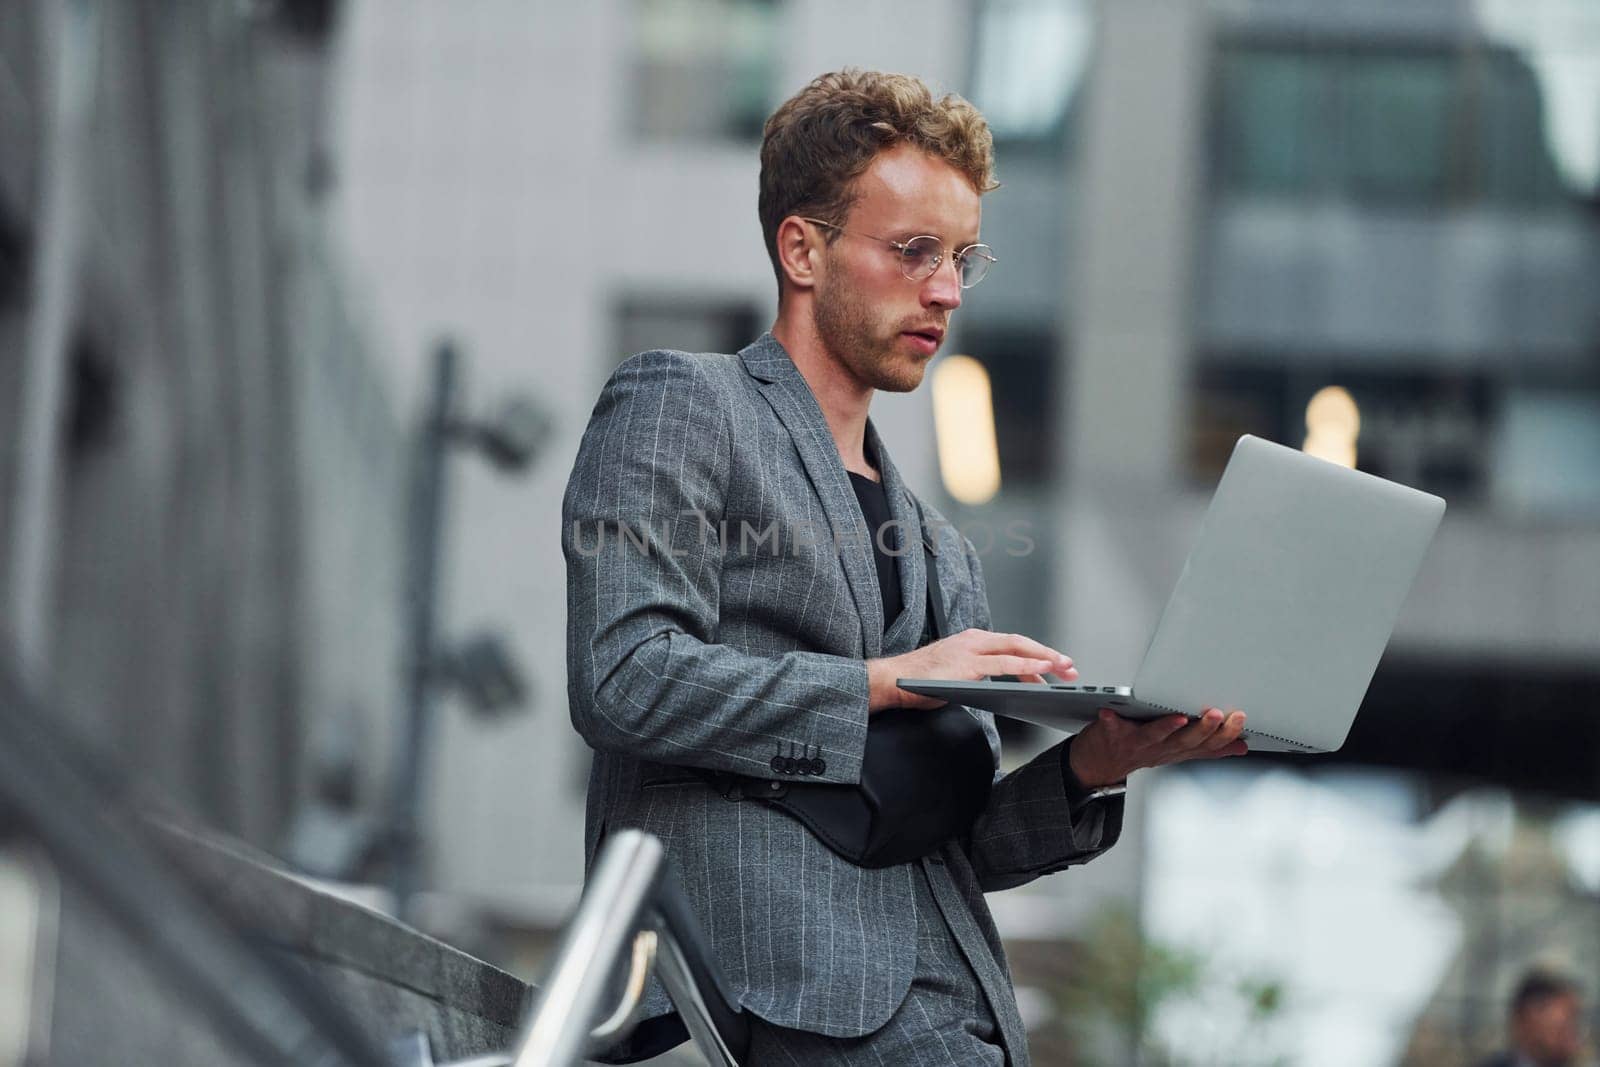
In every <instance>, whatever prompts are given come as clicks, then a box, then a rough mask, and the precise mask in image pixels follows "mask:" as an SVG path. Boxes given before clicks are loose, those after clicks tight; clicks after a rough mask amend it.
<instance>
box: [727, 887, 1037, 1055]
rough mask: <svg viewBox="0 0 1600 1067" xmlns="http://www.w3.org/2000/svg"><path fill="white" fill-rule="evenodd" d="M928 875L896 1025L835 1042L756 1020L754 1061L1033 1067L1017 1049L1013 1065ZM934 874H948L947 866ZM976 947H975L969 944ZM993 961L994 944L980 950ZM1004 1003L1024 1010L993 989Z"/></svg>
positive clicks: (921, 893) (892, 1018)
mask: <svg viewBox="0 0 1600 1067" xmlns="http://www.w3.org/2000/svg"><path fill="white" fill-rule="evenodd" d="M928 877H929V876H928V875H927V873H925V872H924V870H923V868H922V866H921V864H918V865H917V877H916V879H915V880H914V884H915V886H916V893H917V965H916V970H915V972H914V973H913V975H912V978H911V990H910V992H908V993H907V994H906V999H905V1001H904V1002H903V1003H902V1004H901V1005H900V1007H899V1008H897V1009H896V1010H895V1013H894V1014H893V1015H892V1016H890V1017H889V1021H888V1022H886V1023H884V1024H883V1026H881V1027H879V1028H878V1029H877V1030H874V1031H873V1032H872V1033H870V1034H867V1035H866V1036H864V1037H851V1038H841V1037H827V1036H825V1035H823V1034H813V1033H808V1032H806V1031H804V1030H789V1029H786V1028H784V1027H781V1026H774V1025H773V1024H771V1023H769V1022H766V1021H765V1020H763V1019H760V1018H757V1017H755V1016H752V1017H751V1019H750V1022H751V1024H752V1035H751V1042H750V1053H749V1055H748V1056H747V1057H746V1058H745V1061H744V1062H746V1063H748V1064H752V1065H760V1067H768V1065H769V1064H771V1065H784V1067H788V1065H792V1067H823V1065H832V1064H871V1065H875V1067H876V1065H882V1067H901V1065H904V1067H912V1065H916V1067H925V1065H929V1064H933V1065H938V1064H959V1065H961V1067H981V1065H989V1064H993V1065H994V1067H1001V1065H1004V1064H1006V1063H1008V1062H1009V1063H1010V1064H1011V1067H1026V1065H1027V1063H1028V1056H1027V1050H1026V1049H1022V1050H1017V1051H1015V1052H1014V1053H1013V1055H1012V1056H1011V1058H1010V1059H1009V1060H1008V1059H1007V1055H1006V1049H1005V1047H1004V1043H1003V1041H1002V1038H1001V1035H1000V1031H999V1027H998V1026H996V1024H995V1014H994V1011H995V1009H994V1008H993V1007H992V1006H991V1004H990V1001H989V994H988V993H986V992H985V990H984V988H983V983H982V982H980V981H979V979H978V976H977V974H976V973H975V972H974V971H973V968H972V965H971V964H970V963H968V962H967V958H966V956H965V955H964V954H963V953H962V949H961V946H960V945H959V944H958V943H957V939H956V935H955V933H954V932H953V931H952V930H951V928H950V926H949V924H948V923H946V921H945V918H944V915H943V913H942V912H941V911H940V909H939V905H938V903H937V902H936V901H935V900H934V897H933V890H932V887H931V886H930V885H929V883H928ZM933 877H948V876H947V875H946V873H945V868H943V867H938V868H935V869H934V874H933ZM969 948H973V946H969ZM974 950H981V951H982V952H984V953H985V954H986V955H988V956H989V957H990V959H991V960H992V954H991V953H989V950H988V947H987V946H986V945H981V944H980V945H978V946H976V947H975V949H974ZM992 992H993V995H994V996H995V997H997V998H1003V1000H1002V1003H1001V1005H1000V1009H999V1010H1001V1011H1006V1012H1010V1013H1012V1014H1015V1012H1016V1010H1017V1009H1016V999H1015V996H1014V995H1013V994H1012V991H1011V989H1010V987H1009V985H1006V986H1005V988H1002V989H997V990H993V991H992Z"/></svg>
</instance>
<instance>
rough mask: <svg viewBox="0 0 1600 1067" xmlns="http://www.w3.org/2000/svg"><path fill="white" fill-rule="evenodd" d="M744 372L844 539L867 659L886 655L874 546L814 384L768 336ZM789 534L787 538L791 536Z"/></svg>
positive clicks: (745, 356) (748, 357) (754, 348)
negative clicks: (785, 433) (780, 425)
mask: <svg viewBox="0 0 1600 1067" xmlns="http://www.w3.org/2000/svg"><path fill="white" fill-rule="evenodd" d="M739 358H740V359H742V360H743V361H744V365H745V369H746V370H747V371H748V372H749V373H750V376H751V377H752V378H754V379H756V381H757V383H758V385H759V387H760V390H761V395H762V396H764V397H766V399H767V402H768V403H769V404H771V405H772V410H773V411H774V412H776V413H777V416H778V420H779V421H780V422H782V423H783V426H784V428H785V429H786V430H788V431H789V436H790V437H791V438H793V440H794V446H795V450H796V451H798V452H799V453H800V460H801V462H802V463H803V464H804V465H805V469H806V476H807V477H808V478H810V480H811V484H812V486H813V487H814V488H815V489H816V492H817V497H818V499H820V500H821V501H822V511H823V514H824V515H825V516H826V517H827V519H828V524H829V525H830V526H831V527H832V529H833V531H834V533H835V536H836V537H837V538H838V539H839V541H840V545H839V563H840V565H841V566H842V567H843V568H844V577H845V583H846V584H847V585H848V586H849V587H850V595H851V596H852V597H853V598H854V600H855V603H856V613H857V615H858V616H860V618H861V643H862V648H863V649H864V650H865V656H866V658H868V659H872V658H875V657H877V656H881V655H883V600H882V597H881V596H880V594H879V592H878V573H877V569H876V566H875V564H874V563H873V561H872V544H871V542H870V541H868V539H867V538H868V533H867V524H866V521H865V520H864V519H863V518H862V517H861V505H860V504H858V503H857V502H856V494H855V490H854V489H852V488H850V477H849V475H847V474H846V473H845V469H844V461H843V460H842V459H840V458H839V448H838V446H837V445H835V444H834V442H833V433H832V432H831V431H830V430H829V429H828V420H827V419H825V418H823V415H822V408H821V407H819V406H818V405H817V398H816V396H815V395H813V394H812V392H811V386H809V385H807V384H806V380H805V378H804V377H803V376H802V375H801V374H800V371H799V369H798V368H797V367H795V365H794V360H792V359H790V358H789V353H788V352H786V351H784V348H783V346H782V345H781V344H779V343H778V341H777V338H775V337H773V336H772V334H770V333H767V334H763V335H762V336H761V337H760V338H759V339H757V340H756V341H755V342H754V343H753V344H751V345H749V346H748V347H746V348H745V349H744V350H743V351H741V352H740V353H739ZM788 535H789V531H784V532H783V536H788ZM827 536H828V531H822V530H819V531H817V539H818V541H819V542H820V544H819V550H821V551H826V538H827Z"/></svg>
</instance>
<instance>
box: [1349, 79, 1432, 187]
mask: <svg viewBox="0 0 1600 1067" xmlns="http://www.w3.org/2000/svg"><path fill="white" fill-rule="evenodd" d="M1456 73H1457V64H1456V63H1455V62H1454V61H1452V60H1451V59H1450V58H1449V57H1447V56H1445V55H1440V54H1432V55H1430V54H1426V53H1417V54H1393V55H1384V54H1377V55H1362V54H1359V53H1356V54H1352V55H1350V56H1349V57H1348V58H1347V59H1346V60H1345V62H1344V63H1342V64H1341V70H1340V76H1339V89H1340V101H1339V113H1340V118H1341V123H1340V126H1341V131H1342V135H1343V136H1342V144H1341V146H1340V147H1341V149H1342V150H1341V151H1340V152H1339V155H1340V157H1341V158H1342V162H1343V173H1342V174H1341V175H1340V184H1341V185H1342V186H1343V187H1344V189H1345V190H1347V191H1348V192H1349V194H1350V195H1351V196H1353V197H1355V198H1357V199H1362V200H1437V199H1439V198H1441V197H1442V196H1443V195H1444V193H1445V192H1446V190H1447V187H1448V182H1449V178H1450V171H1451V148H1452V135H1453V133H1454V131H1455V126H1456V123H1455V114H1454V111H1455V108H1454V105H1455V102H1456Z"/></svg>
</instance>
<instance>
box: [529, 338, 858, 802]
mask: <svg viewBox="0 0 1600 1067" xmlns="http://www.w3.org/2000/svg"><path fill="white" fill-rule="evenodd" d="M704 358H706V357H694V356H690V355H687V354H685V353H681V352H662V351H658V352H645V353H642V354H641V355H638V356H635V357H633V358H632V359H630V360H628V361H626V362H625V363H623V364H622V366H620V367H619V368H618V369H617V371H616V372H615V373H614V374H613V375H612V376H611V379H610V380H609V381H608V382H607V383H606V386H605V388H604V390H603V391H602V393H601V395H600V399H599V401H598V402H597V404H596V405H595V409H594V413H593V415H592V416H591V418H590V420H589V426H588V429H587V430H586V431H585V432H584V435H583V441H582V443H581V444H580V445H579V449H578V456H577V461H576V463H575V464H574V466H573V470H572V476H571V479H570V480H569V481H568V483H567V491H566V495H565V497H564V500H563V504H562V516H561V518H562V530H561V543H562V552H563V555H564V556H565V558H566V564H567V688H568V696H569V699H570V705H571V713H572V721H573V725H574V726H576V728H577V730H578V732H579V733H580V734H582V735H583V737H584V739H585V740H586V741H587V742H588V743H589V744H590V746H591V747H593V748H595V749H600V750H610V751H616V752H622V753H626V754H628V755H631V756H634V757H636V758H639V759H645V760H651V761H656V762H661V763H667V764H677V765H682V766H690V767H698V768H704V769H708V770H713V771H727V772H732V773H736V774H742V775H749V776H755V777H766V778H774V779H776V778H779V777H781V776H780V775H779V774H778V772H777V771H775V770H774V769H773V767H772V765H771V762H772V759H773V756H774V755H775V754H777V753H779V752H789V751H795V752H798V751H800V750H802V749H805V750H809V751H810V752H811V753H812V754H813V755H815V754H817V753H818V752H819V750H820V755H821V758H822V760H823V762H824V765H825V768H826V769H825V770H824V771H823V773H821V774H818V775H816V776H814V777H812V778H810V779H809V780H810V781H825V782H842V783H850V784H854V783H856V782H859V781H860V778H861V760H862V753H863V750H864V746H865V744H866V732H867V669H866V664H865V663H864V662H863V661H861V660H857V659H850V658H848V657H843V656H833V655H826V654H822V653H817V652H805V651H792V652H788V653H785V654H782V655H774V656H757V655H750V654H747V653H744V652H741V651H740V650H738V649H735V648H732V647H730V646H728V645H723V644H718V643H717V620H718V610H719V593H720V587H721V552H722V548H721V544H720V541H719V538H718V525H719V523H720V522H721V520H722V518H723V511H724V503H725V501H726V499H727V489H728V479H729V476H730V471H731V469H732V453H731V447H732V437H731V434H730V432H729V426H728V421H729V417H728V409H727V404H726V403H725V402H724V398H723V397H721V396H719V394H718V390H717V388H716V386H715V383H714V382H713V380H712V379H711V375H710V374H709V373H708V372H707V370H706V369H705V368H704V367H703V366H702V365H701V364H700V360H701V359H704Z"/></svg>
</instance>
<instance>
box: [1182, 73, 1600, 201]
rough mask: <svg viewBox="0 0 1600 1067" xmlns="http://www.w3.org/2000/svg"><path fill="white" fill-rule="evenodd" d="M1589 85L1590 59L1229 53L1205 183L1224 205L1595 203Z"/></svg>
mask: <svg viewBox="0 0 1600 1067" xmlns="http://www.w3.org/2000/svg"><path fill="white" fill-rule="evenodd" d="M1590 84H1594V85H1597V86H1600V61H1596V60H1593V59H1592V58H1590V57H1581V56H1579V57H1574V56H1530V55H1529V54H1527V53H1525V52H1523V51H1522V50H1519V49H1514V48H1511V47H1507V46H1505V45H1503V44H1499V43H1487V44H1486V43H1483V42H1475V43H1472V44H1469V45H1467V46H1465V47H1462V48H1458V49H1453V48H1442V47H1418V48H1415V49H1410V50H1404V51H1402V50H1397V49H1394V48H1393V47H1392V46H1387V45H1386V46H1383V47H1378V46H1354V47H1352V46H1349V45H1343V44H1341V45H1338V46H1328V47H1324V48H1317V47H1310V46H1307V45H1305V44H1304V43H1299V42H1297V43H1294V44H1279V43H1274V42H1258V41H1234V42H1227V43H1224V45H1223V46H1222V47H1221V49H1220V51H1219V54H1218V57H1217V71H1216V76H1215V86H1216V89H1215V100H1214V106H1213V115H1212V130H1213V133H1212V139H1211V143H1212V148H1211V152H1212V157H1213V173H1214V174H1215V175H1216V177H1217V182H1218V185H1219V187H1220V188H1221V189H1222V190H1224V191H1226V192H1228V193H1232V194H1244V195H1250V196H1270V195H1289V196H1313V195H1332V196H1337V197H1340V198H1342V199H1346V200H1351V201H1356V202H1360V203H1371V204H1377V205H1382V204H1387V203H1406V204H1424V205H1444V204H1446V203H1448V202H1451V201H1463V200H1466V201H1480V202H1481V201H1488V202H1493V203H1508V204H1520V205H1540V204H1548V203H1552V202H1555V201H1556V200H1558V199H1560V197H1561V196H1562V195H1563V188H1565V189H1566V190H1568V191H1570V192H1571V193H1573V194H1576V195H1579V196H1585V195H1593V192H1594V190H1595V189H1596V188H1597V187H1600V132H1593V133H1590V134H1588V135H1587V137H1585V136H1584V135H1582V134H1580V133H1578V132H1577V131H1578V130H1579V128H1580V126H1581V124H1582V123H1583V122H1584V121H1590V120H1593V119H1594V118H1595V117H1596V116H1600V106H1591V107H1587V108H1585V107H1584V106H1582V105H1581V104H1580V103H1579V102H1580V101H1582V100H1584V99H1585V96H1584V94H1583V93H1581V92H1578V91H1577V88H1580V87H1587V86H1589V85H1590ZM1567 86H1571V87H1574V88H1573V89H1572V91H1567V89H1566V88H1565V87H1567ZM1585 116H1587V119H1586V118H1585ZM1591 144H1592V145H1593V147H1592V149H1591V148H1587V146H1590V145H1591Z"/></svg>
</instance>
